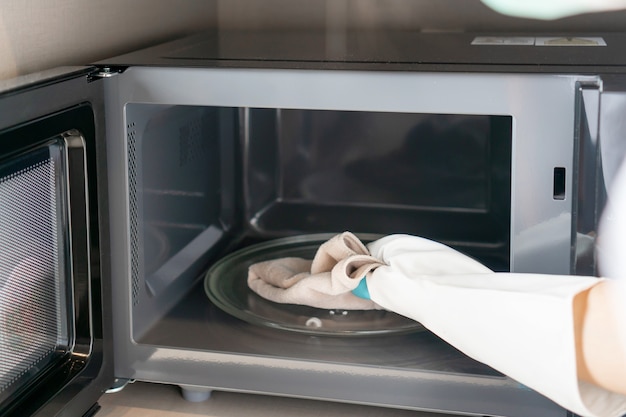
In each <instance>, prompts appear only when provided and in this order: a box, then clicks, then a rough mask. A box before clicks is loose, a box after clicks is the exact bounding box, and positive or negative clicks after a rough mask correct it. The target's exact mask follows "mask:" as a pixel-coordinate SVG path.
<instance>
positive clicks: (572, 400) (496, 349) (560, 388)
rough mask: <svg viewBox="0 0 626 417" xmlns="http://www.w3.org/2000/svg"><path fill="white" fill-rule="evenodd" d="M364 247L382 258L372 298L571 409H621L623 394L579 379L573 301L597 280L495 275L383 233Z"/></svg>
mask: <svg viewBox="0 0 626 417" xmlns="http://www.w3.org/2000/svg"><path fill="white" fill-rule="evenodd" d="M368 249H369V251H370V253H371V255H372V256H374V257H376V258H378V259H380V260H381V261H383V262H384V263H385V265H382V266H380V267H378V268H377V269H376V270H374V271H372V272H370V273H369V274H368V276H367V287H368V290H369V294H370V297H371V299H372V301H374V302H376V303H377V304H379V305H380V306H382V307H384V308H386V309H388V310H391V311H394V312H396V313H399V314H401V315H404V316H406V317H409V318H411V319H414V320H417V321H419V322H420V323H421V324H423V325H424V326H425V327H426V328H428V329H429V330H431V331H432V332H433V333H435V334H437V335H438V336H439V337H441V338H442V339H444V340H446V341H447V342H448V343H450V344H451V345H453V346H454V347H456V348H457V349H459V350H460V351H462V352H464V353H465V354H467V355H468V356H470V357H472V358H474V359H476V360H478V361H480V362H483V363H485V364H487V365H489V366H491V367H493V368H494V369H496V370H498V371H500V372H502V373H504V374H505V375H508V376H510V377H511V378H513V379H515V380H517V381H519V382H521V383H522V384H524V385H526V386H528V387H530V388H532V389H534V390H536V391H537V392H539V393H542V394H544V395H546V396H547V397H549V398H551V399H552V400H553V401H555V402H556V403H558V404H560V405H561V406H563V407H564V408H567V409H569V410H571V411H574V412H575V413H578V414H580V415H582V416H603V417H607V416H621V415H622V414H623V413H625V412H626V397H624V396H620V395H617V394H612V393H608V392H606V391H603V390H601V389H596V388H595V387H592V386H589V385H588V384H587V385H585V384H579V382H578V378H577V371H576V351H575V339H574V324H573V308H572V301H573V298H574V296H575V295H576V294H578V293H580V292H581V291H584V290H586V289H588V288H590V287H591V286H593V285H595V284H596V283H598V282H599V281H598V279H597V278H594V277H576V276H555V275H541V274H514V273H493V272H492V271H490V270H489V269H487V268H486V267H484V266H482V265H481V264H479V263H478V262H476V261H474V260H472V259H471V258H469V257H467V256H465V255H462V254H460V253H459V252H457V251H455V250H453V249H451V248H449V247H447V246H445V245H442V244H439V243H436V242H432V241H429V240H427V239H423V238H419V237H415V236H407V235H391V236H387V237H384V238H382V239H380V240H377V241H375V242H372V243H370V244H369V245H368Z"/></svg>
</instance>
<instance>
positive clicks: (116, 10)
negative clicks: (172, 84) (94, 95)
mask: <svg viewBox="0 0 626 417" xmlns="http://www.w3.org/2000/svg"><path fill="white" fill-rule="evenodd" d="M216 1H217V0H130V1H129V0H106V1H95V0H94V1H92V0H0V79H7V78H12V77H15V76H17V75H22V74H28V73H32V72H36V71H40V70H44V69H48V68H53V67H56V66H65V65H85V64H88V63H90V62H95V61H97V60H100V59H104V58H107V57H110V56H114V55H118V54H121V53H125V52H129V51H132V50H134V49H138V48H141V47H144V46H147V45H150V44H153V43H157V42H161V41H164V40H169V39H172V38H176V37H180V36H183V35H185V34H188V33H193V32H197V31H200V30H204V29H206V28H209V27H213V26H215V18H216Z"/></svg>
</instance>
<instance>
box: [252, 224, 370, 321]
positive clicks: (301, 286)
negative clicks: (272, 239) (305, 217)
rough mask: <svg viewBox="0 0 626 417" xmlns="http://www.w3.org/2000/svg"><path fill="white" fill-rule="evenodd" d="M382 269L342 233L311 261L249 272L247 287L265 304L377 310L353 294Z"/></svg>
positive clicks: (270, 264)
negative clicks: (368, 277)
mask: <svg viewBox="0 0 626 417" xmlns="http://www.w3.org/2000/svg"><path fill="white" fill-rule="evenodd" d="M380 265H381V262H379V261H378V259H376V258H374V257H372V256H370V254H369V251H368V250H367V248H366V247H365V245H363V243H362V242H361V241H360V240H359V239H358V238H357V237H356V236H355V235H353V234H352V233H350V232H345V233H342V234H339V235H337V236H335V237H333V238H332V239H330V240H328V241H327V242H324V243H323V244H322V245H321V246H320V247H319V248H318V250H317V252H316V254H315V257H314V258H313V260H312V261H311V260H307V259H302V258H281V259H275V260H270V261H265V262H260V263H256V264H253V265H251V266H250V268H249V269H248V286H249V287H250V289H251V290H252V291H254V292H255V293H257V294H259V295H260V296H261V297H263V298H266V299H268V300H271V301H274V302H277V303H283V304H300V305H307V306H311V307H317V308H325V309H345V310H373V309H380V307H379V306H378V305H377V304H376V303H375V302H373V301H371V300H366V299H364V298H361V297H358V296H356V295H354V294H353V293H352V290H354V289H355V288H356V287H357V286H358V285H359V282H360V281H361V279H362V278H364V277H365V275H366V274H367V273H368V272H370V271H372V270H373V269H375V268H377V267H378V266H380Z"/></svg>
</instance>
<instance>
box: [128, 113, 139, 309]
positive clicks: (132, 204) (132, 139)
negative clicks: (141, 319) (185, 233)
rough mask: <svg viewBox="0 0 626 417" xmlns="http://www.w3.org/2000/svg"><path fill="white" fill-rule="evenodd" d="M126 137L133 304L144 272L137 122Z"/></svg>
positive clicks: (130, 126)
mask: <svg viewBox="0 0 626 417" xmlns="http://www.w3.org/2000/svg"><path fill="white" fill-rule="evenodd" d="M126 127H127V129H128V131H127V133H126V137H127V139H128V194H129V195H128V202H129V211H130V213H129V219H130V252H131V283H132V296H133V305H136V304H137V303H138V296H139V277H140V276H141V274H142V271H141V266H140V263H139V246H138V241H139V227H138V225H137V216H138V211H139V209H138V207H137V205H138V202H137V149H136V148H137V133H136V131H135V123H134V122H131V123H129V124H128V125H127V126H126Z"/></svg>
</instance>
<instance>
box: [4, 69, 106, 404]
mask: <svg viewBox="0 0 626 417" xmlns="http://www.w3.org/2000/svg"><path fill="white" fill-rule="evenodd" d="M93 72H94V68H93V67H63V68H59V69H54V70H49V71H45V72H41V73H37V74H33V75H28V76H24V77H18V78H16V79H13V80H8V81H2V82H0V114H1V115H2V117H1V118H0V139H4V143H0V145H2V146H3V147H4V149H5V150H6V153H5V154H6V155H8V156H9V158H10V157H11V155H12V151H13V150H15V151H14V153H18V152H20V151H22V150H24V148H25V146H26V148H27V147H28V145H24V141H27V142H28V143H30V141H31V140H32V141H33V143H43V142H45V141H46V140H47V139H49V138H61V139H62V141H63V142H64V144H65V145H64V147H65V154H66V156H67V158H66V162H67V168H66V169H67V171H65V172H66V174H67V175H66V177H67V181H68V183H69V182H71V181H75V180H76V179H77V178H78V177H80V176H81V175H82V176H83V178H85V175H84V173H86V174H87V175H86V180H87V181H88V184H84V183H83V182H82V181H84V180H82V179H81V178H78V182H77V183H78V187H75V185H74V184H72V185H71V186H70V187H69V188H70V191H69V196H68V201H69V204H68V206H69V209H68V211H69V212H71V211H72V210H74V211H78V212H79V213H74V214H70V216H71V217H70V218H71V219H74V218H75V215H76V214H77V215H78V216H82V219H81V221H80V222H79V223H82V224H83V225H84V224H87V225H89V228H86V227H85V229H88V230H86V231H85V230H69V231H68V233H69V236H71V238H70V239H71V240H72V241H76V242H79V241H81V240H82V241H83V242H84V243H87V245H83V246H86V247H85V248H84V250H82V252H80V253H78V255H79V256H74V257H75V258H79V257H80V258H82V257H85V258H88V259H87V262H85V260H84V259H72V260H71V262H70V264H71V265H72V266H71V269H72V270H73V271H74V272H73V273H70V275H74V277H72V278H74V279H75V278H76V277H77V276H78V275H77V274H81V275H83V276H86V277H87V279H84V278H81V279H80V282H81V284H83V285H72V288H71V289H70V290H69V292H68V297H71V298H73V299H74V303H73V304H74V306H75V308H74V309H73V310H72V311H73V312H70V313H68V315H72V314H74V321H75V323H74V328H75V329H76V330H75V333H76V334H75V335H74V337H73V341H72V342H71V343H70V344H72V343H73V347H71V349H70V350H71V352H70V353H69V358H68V359H67V361H65V362H62V363H60V364H59V365H58V366H57V367H58V368H59V369H60V368H63V369H64V372H67V371H68V370H69V372H67V373H68V374H69V375H70V376H66V377H64V378H61V377H59V376H58V375H57V376H54V375H55V374H61V373H62V372H61V371H60V370H58V369H57V370H55V369H54V368H53V369H52V370H51V371H50V372H48V371H46V372H44V373H43V374H42V375H41V378H40V377H37V379H36V380H35V381H34V382H33V383H32V384H29V385H28V386H27V387H26V386H25V387H24V389H23V390H22V392H19V393H18V394H17V398H13V399H10V400H9V401H8V402H7V403H5V404H2V403H0V412H3V413H4V412H6V413H7V414H6V415H7V416H18V415H19V416H44V415H45V416H77V415H93V413H94V412H95V411H96V410H97V409H98V408H99V407H98V405H97V401H98V399H99V398H100V397H101V396H102V394H103V392H104V391H105V390H106V389H108V388H109V387H111V386H112V385H113V382H114V376H113V357H112V356H113V347H112V341H111V339H112V336H111V335H112V321H111V319H110V317H111V314H110V310H111V304H112V302H111V292H110V284H109V282H110V279H109V277H110V273H109V272H108V271H109V270H110V267H109V264H108V262H107V259H108V253H109V250H108V235H109V232H108V219H107V213H106V210H105V207H104V205H103V204H98V202H99V201H106V195H105V193H106V183H105V182H104V180H103V178H106V176H105V175H104V174H105V172H106V159H105V155H106V152H105V151H106V149H105V128H104V90H103V86H102V84H103V82H105V81H106V80H100V79H94V78H93V77H91V76H90V75H91V74H92V73H93ZM77 116H79V117H77ZM89 117H91V118H93V120H85V119H86V118H89ZM76 118H78V119H79V120H81V121H76ZM83 126H90V128H88V129H84V128H83V129H81V127H83ZM73 129H78V132H77V131H76V130H74V131H73ZM83 130H89V131H90V132H89V133H88V134H86V135H81V133H84V132H82V131H83ZM67 132H70V133H69V134H68V133H67ZM81 142H82V143H81ZM83 144H84V147H83ZM33 146H34V145H33ZM72 190H74V191H72ZM80 194H83V195H80ZM81 200H82V204H81ZM77 202H78V203H79V204H77ZM81 209H82V214H81V213H80V212H81ZM70 229H71V227H70ZM77 229H78V228H77ZM70 252H71V253H72V254H74V255H76V252H75V250H73V249H72V250H70ZM76 282H77V281H74V284H76ZM84 284H86V285H84ZM78 287H82V288H81V289H77V288H78ZM77 297H81V299H80V300H77V299H76V298H77ZM77 301H78V302H77ZM65 368H67V369H65ZM77 368H78V370H76V369H77ZM48 378H50V379H48ZM20 389H21V387H20ZM3 408H6V409H3ZM3 415H5V414H3Z"/></svg>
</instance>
